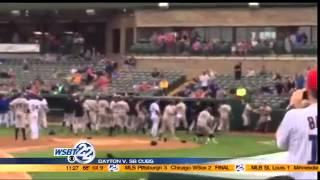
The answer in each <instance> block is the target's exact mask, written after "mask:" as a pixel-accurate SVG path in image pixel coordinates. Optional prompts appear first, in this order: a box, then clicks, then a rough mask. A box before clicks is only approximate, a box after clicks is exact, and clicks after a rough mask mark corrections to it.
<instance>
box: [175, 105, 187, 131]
mask: <svg viewBox="0 0 320 180" xmlns="http://www.w3.org/2000/svg"><path fill="white" fill-rule="evenodd" d="M176 110H177V117H176V127H179V126H180V124H181V123H182V125H183V128H185V129H187V128H188V122H187V117H186V111H187V106H186V104H185V103H183V101H180V102H179V103H178V104H177V105H176Z"/></svg>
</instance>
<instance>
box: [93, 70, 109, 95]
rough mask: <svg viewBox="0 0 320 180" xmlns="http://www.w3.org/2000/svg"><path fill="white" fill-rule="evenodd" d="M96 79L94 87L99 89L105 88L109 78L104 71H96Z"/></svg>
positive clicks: (103, 89)
mask: <svg viewBox="0 0 320 180" xmlns="http://www.w3.org/2000/svg"><path fill="white" fill-rule="evenodd" d="M97 74H98V79H97V81H96V84H95V87H96V88H98V90H99V91H105V90H107V88H108V86H109V83H110V79H109V78H108V77H107V75H106V73H104V72H98V73H97Z"/></svg>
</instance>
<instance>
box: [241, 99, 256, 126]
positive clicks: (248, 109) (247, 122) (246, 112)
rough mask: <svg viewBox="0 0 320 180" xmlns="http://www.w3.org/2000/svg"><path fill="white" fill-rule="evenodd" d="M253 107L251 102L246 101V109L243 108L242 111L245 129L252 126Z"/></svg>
mask: <svg viewBox="0 0 320 180" xmlns="http://www.w3.org/2000/svg"><path fill="white" fill-rule="evenodd" d="M252 110H253V109H252V107H251V105H250V103H249V102H247V103H246V105H245V107H244V109H243V112H242V116H241V117H242V119H243V127H244V129H245V130H249V127H250V123H251V121H250V112H251V111H252Z"/></svg>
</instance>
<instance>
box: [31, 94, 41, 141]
mask: <svg viewBox="0 0 320 180" xmlns="http://www.w3.org/2000/svg"><path fill="white" fill-rule="evenodd" d="M42 103H43V101H42V98H41V97H40V96H37V95H35V94H29V95H28V105H29V112H30V113H29V118H30V120H29V121H30V126H29V128H30V133H31V134H30V138H31V139H39V131H40V129H39V124H40V119H39V112H40V111H41V108H42V107H44V105H43V104H42Z"/></svg>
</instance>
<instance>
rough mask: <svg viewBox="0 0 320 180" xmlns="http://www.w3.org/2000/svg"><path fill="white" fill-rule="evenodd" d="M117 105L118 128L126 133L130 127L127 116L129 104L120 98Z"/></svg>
mask: <svg viewBox="0 0 320 180" xmlns="http://www.w3.org/2000/svg"><path fill="white" fill-rule="evenodd" d="M117 104H118V105H119V108H120V109H119V118H120V119H119V120H118V122H119V124H120V128H121V129H122V130H123V131H124V132H125V133H126V132H127V130H128V129H129V128H130V122H129V120H130V119H129V116H128V113H129V111H130V107H129V104H128V103H127V102H126V101H125V100H123V99H122V100H120V101H119V102H118V103H117Z"/></svg>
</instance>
